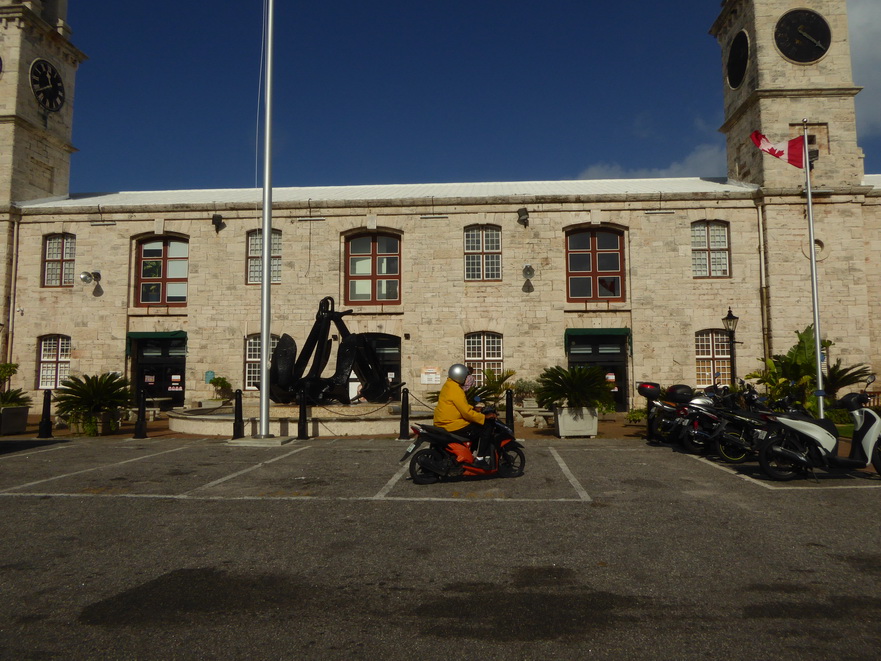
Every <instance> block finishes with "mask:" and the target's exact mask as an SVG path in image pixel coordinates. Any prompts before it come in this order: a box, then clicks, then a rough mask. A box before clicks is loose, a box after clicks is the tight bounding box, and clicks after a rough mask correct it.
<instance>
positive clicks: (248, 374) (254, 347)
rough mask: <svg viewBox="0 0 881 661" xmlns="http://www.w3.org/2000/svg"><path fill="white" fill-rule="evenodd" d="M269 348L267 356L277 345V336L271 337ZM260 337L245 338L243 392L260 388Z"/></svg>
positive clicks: (250, 336) (249, 336)
mask: <svg viewBox="0 0 881 661" xmlns="http://www.w3.org/2000/svg"><path fill="white" fill-rule="evenodd" d="M271 337H272V341H271V342H270V346H269V355H270V357H272V352H273V351H275V347H276V345H277V344H278V335H272V336H271ZM261 344H262V343H261V341H260V335H259V334H258V335H248V337H246V338H245V390H258V389H259V388H260V346H261Z"/></svg>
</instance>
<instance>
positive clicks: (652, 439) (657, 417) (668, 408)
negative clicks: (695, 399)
mask: <svg viewBox="0 0 881 661" xmlns="http://www.w3.org/2000/svg"><path fill="white" fill-rule="evenodd" d="M637 391H638V392H639V394H640V395H642V396H643V397H645V398H646V399H647V400H648V416H647V419H646V426H647V434H646V436H647V438H646V440H647V441H648V442H649V443H651V444H653V445H656V444H658V443H662V442H663V443H678V442H679V441H680V440H681V439H682V436H683V434H684V432H685V427H686V425H687V424H688V419H687V418H686V417H685V416H686V407H685V405H686V404H687V403H688V401H689V400H690V399H691V398H692V396H693V395H694V391H693V390H692V389H691V388H690V387H689V386H686V385H681V384H679V385H675V386H670V387H669V388H667V393H666V397H665V398H663V399H662V398H661V386H660V385H658V384H657V383H652V382H648V381H647V382H644V383H640V384H639V385H638V386H637Z"/></svg>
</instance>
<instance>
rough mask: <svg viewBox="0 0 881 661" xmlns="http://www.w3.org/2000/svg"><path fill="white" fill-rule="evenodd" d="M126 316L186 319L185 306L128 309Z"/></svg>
mask: <svg viewBox="0 0 881 661" xmlns="http://www.w3.org/2000/svg"><path fill="white" fill-rule="evenodd" d="M128 316H130V317H186V316H187V308H186V307H185V306H183V307H178V306H172V307H169V306H165V305H156V306H153V307H144V308H129V309H128Z"/></svg>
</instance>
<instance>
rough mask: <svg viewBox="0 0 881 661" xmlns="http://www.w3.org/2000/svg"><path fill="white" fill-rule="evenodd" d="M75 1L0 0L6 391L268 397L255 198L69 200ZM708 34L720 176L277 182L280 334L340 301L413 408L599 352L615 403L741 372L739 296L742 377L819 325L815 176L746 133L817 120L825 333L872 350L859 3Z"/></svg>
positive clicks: (757, 10) (1, 334) (295, 331)
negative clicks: (478, 377) (724, 168)
mask: <svg viewBox="0 0 881 661" xmlns="http://www.w3.org/2000/svg"><path fill="white" fill-rule="evenodd" d="M65 5H66V3H64V2H63V1H57V2H52V1H50V0H43V1H42V2H40V1H39V0H0V22H2V31H0V58H2V66H3V71H2V72H0V91H2V95H0V99H2V101H0V104H2V105H0V131H2V132H0V146H2V148H3V151H2V153H3V156H2V159H0V185H2V191H3V193H2V196H0V205H2V206H0V224H2V226H3V232H2V233H0V237H2V239H0V250H2V251H3V253H2V260H0V268H2V269H3V271H2V281H3V283H4V293H5V296H4V302H3V309H2V317H0V319H2V320H3V321H4V325H3V327H2V330H0V351H2V352H3V357H4V360H6V361H8V362H15V363H18V364H19V365H20V368H19V373H18V374H17V375H16V377H15V382H14V383H13V385H14V386H15V387H22V388H25V389H26V390H29V391H31V392H32V394H39V391H40V390H43V389H54V388H55V387H57V385H58V384H59V382H60V380H61V379H63V378H64V377H65V376H67V375H68V374H96V373H101V372H107V371H118V372H121V373H123V374H124V375H126V376H127V377H129V378H130V379H131V380H132V381H133V382H134V383H135V384H136V385H138V386H139V387H144V388H146V389H147V390H148V392H149V393H150V395H151V396H154V397H159V398H162V399H165V400H166V401H169V402H171V403H173V404H176V405H191V404H193V403H194V402H196V401H198V400H201V399H205V398H207V397H209V396H210V393H211V392H212V390H213V389H212V388H211V386H209V385H208V384H207V380H208V378H209V377H210V376H211V375H212V374H215V375H222V376H225V377H227V378H228V379H229V380H230V381H231V382H232V384H233V386H234V387H236V388H242V389H243V390H244V391H245V393H246V396H248V397H252V398H254V399H256V398H257V390H256V388H255V384H256V383H257V382H259V374H260V369H261V365H260V362H259V353H260V352H259V348H260V335H259V334H260V298H261V297H260V289H261V283H260V280H261V273H262V269H261V264H262V262H261V260H262V241H263V237H262V235H261V232H260V227H261V213H262V212H261V208H260V207H261V192H260V191H259V190H254V189H243V190H228V189H225V190H199V191H182V190H177V191H156V192H134V193H111V194H106V195H91V196H76V195H69V194H68V191H67V177H68V173H69V162H70V159H69V155H70V153H71V151H72V149H73V148H72V146H71V144H70V135H71V114H70V113H71V112H72V106H73V87H74V77H75V72H76V68H77V66H78V64H79V63H80V62H82V61H83V60H84V56H83V55H82V53H80V52H79V51H78V50H76V49H75V48H74V47H73V46H72V45H71V44H70V43H69V41H68V35H69V30H68V29H67V26H66V23H65V19H66V11H65ZM806 25H807V26H809V27H808V29H807V30H805V26H806ZM799 29H801V32H799ZM793 31H794V32H793ZM805 31H807V32H808V33H811V34H812V36H814V35H813V33H814V32H816V35H817V36H814V39H813V40H812V41H813V42H818V43H811V46H812V48H813V49H806V48H805V46H804V44H803V43H802V41H803V40H799V39H798V38H797V35H799V34H801V33H803V32H805ZM827 33H828V36H827ZM711 34H712V35H713V36H714V37H715V38H716V39H717V40H718V42H719V44H720V46H721V52H722V67H721V71H722V79H723V81H722V82H723V85H724V89H725V95H724V103H725V123H724V125H723V126H722V127H721V130H722V132H723V133H725V135H726V139H727V144H728V162H729V176H728V178H727V180H711V179H701V178H685V179H646V180H602V181H560V182H511V183H471V184H432V185H415V184H414V185H397V186H344V187H312V188H277V189H275V191H274V193H273V214H272V219H273V233H272V237H271V259H272V265H271V278H272V286H271V291H272V315H271V318H272V322H271V330H272V333H273V334H274V335H280V334H281V333H288V334H290V335H291V336H293V337H294V338H295V339H296V340H297V341H298V343H299V344H301V345H302V343H303V341H304V340H305V338H306V336H307V335H308V332H309V330H310V328H311V326H312V323H313V321H314V319H315V314H316V311H317V306H318V303H319V301H320V300H321V299H322V298H324V297H326V296H331V297H333V298H334V299H335V301H336V305H337V308H338V309H351V310H353V313H352V314H351V315H350V316H347V317H346V324H347V325H348V327H349V329H350V330H351V331H352V332H365V333H373V334H376V335H374V336H373V337H374V340H375V341H376V342H377V343H378V344H377V349H378V351H379V353H380V355H381V357H382V360H383V362H384V366H385V367H386V369H387V371H388V374H389V377H390V378H391V379H392V380H393V381H396V382H397V381H404V382H406V383H407V387H408V388H409V389H410V390H411V391H412V392H413V393H414V394H415V395H416V396H417V397H420V398H422V397H424V396H425V395H426V394H427V393H428V392H430V391H433V390H437V389H438V387H439V386H438V385H437V377H438V376H440V377H442V376H443V374H444V372H445V369H446V367H447V366H448V365H449V364H450V363H453V362H467V363H468V364H469V365H473V366H474V367H476V368H478V371H479V370H481V369H492V370H496V371H498V370H502V369H510V370H514V371H516V373H517V376H516V377H515V378H524V379H535V378H536V377H537V375H538V374H539V373H540V372H541V371H542V370H543V369H544V368H545V367H547V366H551V365H572V364H593V365H598V366H600V367H602V368H603V369H604V370H605V371H606V373H607V375H608V378H610V379H614V381H615V384H616V386H617V388H618V404H619V408H620V409H622V410H625V409H627V408H629V407H631V406H640V405H642V401H641V398H639V397H638V396H636V395H635V386H636V384H637V383H638V382H640V381H643V380H652V381H659V382H661V383H664V384H669V383H673V382H686V383H691V384H698V385H707V384H709V383H711V382H712V380H713V378H714V375H715V374H716V373H720V374H721V375H722V378H723V380H725V379H727V378H728V377H729V376H730V374H731V369H732V364H731V357H730V355H729V348H730V345H729V337H728V335H727V334H726V333H725V332H724V330H723V329H722V322H721V319H722V317H724V316H725V315H726V312H727V311H728V309H729V308H730V309H731V310H732V311H734V313H735V314H736V315H737V316H739V317H740V324H739V326H738V328H737V340H738V342H740V343H742V344H738V345H737V354H736V355H737V360H736V366H735V367H736V371H737V374H738V375H743V374H745V373H746V372H748V371H751V370H753V369H755V368H757V367H758V366H759V360H760V359H762V358H763V357H765V356H768V355H771V354H774V353H779V352H782V351H785V350H786V349H788V347H789V346H791V345H792V344H793V343H794V341H795V331H797V330H802V329H804V328H805V327H806V326H807V325H808V324H810V323H811V321H812V307H811V287H810V261H809V252H810V251H809V243H808V225H807V220H806V213H805V209H806V204H805V201H806V199H805V194H804V176H803V172H802V171H800V170H797V169H796V168H792V167H791V166H789V165H787V164H786V163H784V162H782V161H779V160H777V159H773V158H771V157H768V156H765V155H763V154H761V152H759V151H758V150H757V149H756V148H755V147H754V146H753V145H752V143H751V141H750V140H749V135H750V133H752V131H755V130H759V131H761V132H762V133H764V134H766V135H768V136H776V137H778V138H779V139H785V138H788V137H794V136H795V135H798V131H801V130H802V118H803V117H807V118H808V120H809V133H810V138H809V142H810V144H811V148H812V149H813V150H816V151H817V152H818V158H817V161H816V168H815V170H814V173H813V185H814V187H815V189H816V195H815V198H814V215H815V226H816V238H817V247H818V264H819V281H820V285H821V289H820V292H819V299H820V303H821V330H822V334H823V336H824V337H825V338H827V339H829V340H832V341H833V342H834V343H835V344H834V346H833V347H832V349H831V357H832V358H833V359H835V358H841V359H842V361H843V362H844V363H845V364H848V363H856V362H865V363H869V364H870V365H873V366H877V365H879V364H881V355H879V349H878V346H879V342H878V340H879V337H878V336H879V333H881V328H879V324H878V322H877V321H874V320H876V319H878V318H879V316H878V315H877V314H876V313H877V312H878V310H877V307H878V304H877V302H875V300H874V298H873V297H872V295H871V294H872V292H873V291H876V290H878V285H879V277H881V276H879V269H878V262H879V258H878V255H879V254H881V251H879V248H881V246H879V245H878V242H879V240H878V238H877V237H878V235H879V232H878V230H879V229H881V227H879V226H881V210H879V204H881V176H874V175H870V176H867V175H865V174H864V172H863V167H862V153H861V152H860V150H859V147H858V146H857V136H856V129H855V121H854V104H853V100H854V97H855V95H856V94H857V92H858V91H859V90H858V88H856V87H855V86H854V84H853V80H852V74H851V68H850V52H849V45H848V40H847V15H846V2H845V0H802V1H801V2H792V1H790V0H728V1H727V2H725V3H723V6H722V11H721V14H720V16H719V18H718V19H717V21H716V22H715V24H714V25H713V26H712V29H711ZM793 35H796V36H793ZM809 43H810V42H809ZM47 95H48V96H47ZM86 148H87V146H86ZM337 339H338V338H337Z"/></svg>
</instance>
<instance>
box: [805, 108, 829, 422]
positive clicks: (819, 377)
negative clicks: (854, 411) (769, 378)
mask: <svg viewBox="0 0 881 661" xmlns="http://www.w3.org/2000/svg"><path fill="white" fill-rule="evenodd" d="M802 124H803V129H804V168H805V193H806V194H807V198H808V241H809V242H810V244H811V296H812V302H813V306H814V357H815V359H816V369H817V392H816V395H817V406H818V412H819V416H820V418H821V419H822V418H823V417H824V410H823V398H824V397H825V396H826V393H825V392H824V391H823V357H822V353H821V348H820V297H819V295H818V293H817V247H816V244H815V242H814V200H813V193H812V191H811V161H810V153H809V152H808V120H807V119H803V120H802Z"/></svg>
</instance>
